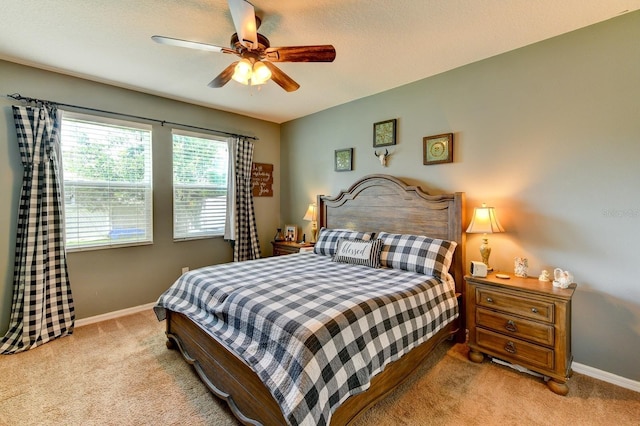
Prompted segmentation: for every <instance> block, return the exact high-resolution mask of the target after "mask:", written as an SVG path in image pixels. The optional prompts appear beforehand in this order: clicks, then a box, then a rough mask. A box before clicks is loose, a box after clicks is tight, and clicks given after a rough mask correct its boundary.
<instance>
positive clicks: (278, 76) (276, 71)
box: [262, 61, 300, 92]
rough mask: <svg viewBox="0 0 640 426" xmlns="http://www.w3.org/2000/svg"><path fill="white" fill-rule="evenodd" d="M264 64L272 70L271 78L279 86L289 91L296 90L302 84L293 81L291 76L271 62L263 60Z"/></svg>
mask: <svg viewBox="0 0 640 426" xmlns="http://www.w3.org/2000/svg"><path fill="white" fill-rule="evenodd" d="M262 63H263V64H265V65H266V66H267V68H269V70H270V71H271V80H273V81H274V82H275V83H276V84H277V85H278V86H280V87H282V88H283V89H284V90H286V91H287V92H295V91H296V90H298V89H299V88H300V85H299V84H298V83H296V82H295V81H293V79H292V78H291V77H289V76H288V75H286V74H285V73H284V72H282V70H281V69H280V68H278V67H276V66H275V65H273V64H272V63H271V62H268V61H263V62H262Z"/></svg>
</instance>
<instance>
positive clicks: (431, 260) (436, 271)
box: [378, 232, 458, 280]
mask: <svg viewBox="0 0 640 426" xmlns="http://www.w3.org/2000/svg"><path fill="white" fill-rule="evenodd" d="M378 238H379V239H380V240H382V252H381V253H380V265H382V266H386V267H389V268H394V269H403V270H405V271H412V272H418V273H420V274H425V275H431V276H433V277H436V278H439V279H441V280H444V279H445V276H446V275H447V272H449V267H450V266H451V262H452V261H453V252H454V250H455V249H456V246H457V245H458V243H456V242H455V241H446V240H438V239H434V238H429V237H423V236H419V235H402V234H388V233H386V232H380V233H379V234H378Z"/></svg>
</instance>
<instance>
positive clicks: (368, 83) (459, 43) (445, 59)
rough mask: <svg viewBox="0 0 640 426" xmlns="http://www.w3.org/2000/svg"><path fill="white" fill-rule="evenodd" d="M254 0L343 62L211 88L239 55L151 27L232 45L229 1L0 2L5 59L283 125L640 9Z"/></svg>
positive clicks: (491, 0) (278, 35)
mask: <svg viewBox="0 0 640 426" xmlns="http://www.w3.org/2000/svg"><path fill="white" fill-rule="evenodd" d="M253 4H254V6H255V8H256V13H257V15H258V16H260V17H261V18H262V26H261V27H260V30H259V32H260V33H261V34H263V35H265V36H266V37H268V38H269V40H270V41H271V45H272V46H295V45H310V44H332V45H334V46H335V48H336V51H337V57H336V60H335V61H334V62H333V63H280V64H278V65H279V67H280V68H281V69H282V70H283V71H284V72H286V73H287V74H288V75H289V76H290V77H292V78H293V79H294V80H296V81H297V82H298V83H299V84H300V86H301V88H300V89H299V90H298V91H296V92H292V93H287V92H285V91H284V90H282V89H281V88H280V87H279V86H277V85H276V84H275V83H273V82H269V83H268V84H266V85H265V86H262V87H261V88H260V89H258V88H256V87H247V86H242V85H240V84H239V83H236V82H234V81H230V82H229V83H228V84H227V85H226V86H224V87H223V88H220V89H211V88H209V87H207V84H208V83H209V82H210V81H211V80H212V79H213V78H214V77H215V76H216V75H217V74H218V73H219V72H221V71H222V70H223V69H224V68H225V67H226V66H228V65H229V64H230V63H231V62H233V61H234V60H235V58H236V57H235V56H234V55H225V54H221V53H211V52H205V51H199V50H191V49H185V48H178V47H171V46H163V45H159V44H156V43H154V42H153V41H152V40H151V38H150V37H151V36H152V35H154V34H158V35H164V36H169V37H174V38H181V39H187V40H194V41H200V42H204V43H210V44H216V45H221V46H227V45H228V43H229V39H230V37H231V34H232V33H233V32H234V28H233V23H232V20H231V15H230V13H229V10H228V6H227V2H226V0H180V1H175V0H135V1H131V0H109V1H107V0H66V1H42V0H0V59H6V60H9V61H13V62H18V63H22V64H27V65H31V66H35V67H39V68H44V69H47V70H52V71H57V72H60V73H64V74H69V75H73V76H78V77H83V78H87V79H90V80H94V81H99V82H104V83H109V84H113V85H116V86H120V87H125V88H130V89H135V90H138V91H142V92H146V93H151V94H156V95H160V96H165V97H168V98H172V99H177V100H182V101H186V102H190V103H194V104H199V105H204V106H208V107H212V108H216V109H220V110H225V111H231V112H236V113H239V114H243V115H247V116H251V117H256V118H261V119H265V120H269V121H273V122H276V123H281V122H285V121H288V120H292V119H295V118H298V117H302V116H305V115H308V114H312V113H314V112H317V111H321V110H323V109H326V108H329V107H332V106H335V105H339V104H343V103H345V102H349V101H352V100H355V99H359V98H362V97H365V96H369V95H372V94H375V93H379V92H382V91H385V90H388V89H392V88H394V87H398V86H401V85H403V84H407V83H410V82H413V81H416V80H420V79H422V78H425V77H429V76H431V75H435V74H438V73H441V72H443V71H447V70H450V69H453V68H456V67H459V66H462V65H465V64H468V63H472V62H475V61H478V60H481V59H484V58H488V57H491V56H494V55H497V54H500V53H503V52H506V51H509V50H513V49H516V48H519V47H522V46H526V45H529V44H532V43H535V42H538V41H541V40H544V39H547V38H550V37H554V36H557V35H560V34H563V33H566V32H569V31H573V30H575V29H578V28H581V27H585V26H587V25H591V24H594V23H597V22H600V21H604V20H607V19H610V18H614V17H616V16H618V15H620V14H622V13H625V12H630V11H635V10H638V9H640V0H535V1H534V0H366V1H365V0H312V1H311V0H310V1H302V0H278V1H267V0H254V1H253ZM18 89H19V90H20V92H21V94H22V95H24V96H33V97H38V94H37V93H29V92H28V90H27V89H26V88H16V91H17V90H18ZM3 95H4V94H3ZM55 100H57V101H60V102H64V100H63V99H55Z"/></svg>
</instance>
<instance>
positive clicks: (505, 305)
mask: <svg viewBox="0 0 640 426" xmlns="http://www.w3.org/2000/svg"><path fill="white" fill-rule="evenodd" d="M476 304H477V305H478V306H484V307H486V308H490V309H498V310H500V311H504V312H509V313H512V314H516V315H521V316H523V317H527V318H532V319H537V320H542V321H547V322H549V323H553V303H551V302H545V301H542V300H535V299H528V298H526V297H522V296H517V295H511V294H508V293H502V292H499V291H493V290H488V289H485V288H477V289H476Z"/></svg>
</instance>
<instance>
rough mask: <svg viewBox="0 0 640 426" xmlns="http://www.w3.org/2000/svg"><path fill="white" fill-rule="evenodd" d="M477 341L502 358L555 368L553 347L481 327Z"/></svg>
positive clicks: (477, 330)
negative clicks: (510, 336) (535, 343)
mask: <svg viewBox="0 0 640 426" xmlns="http://www.w3.org/2000/svg"><path fill="white" fill-rule="evenodd" d="M476 341H477V343H478V345H479V346H481V347H483V348H486V349H488V351H489V353H494V354H495V356H497V357H498V358H500V357H501V356H504V357H505V358H506V359H507V360H513V361H514V362H516V363H517V362H518V361H522V362H523V363H525V364H527V365H532V366H537V367H542V368H545V369H548V370H553V368H554V362H553V360H554V353H553V350H552V349H549V348H545V347H542V346H537V345H534V344H532V343H527V342H525V341H523V340H520V339H512V338H509V337H508V336H504V335H502V334H498V333H494V332H492V331H488V330H484V329H481V328H477V329H476Z"/></svg>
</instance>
